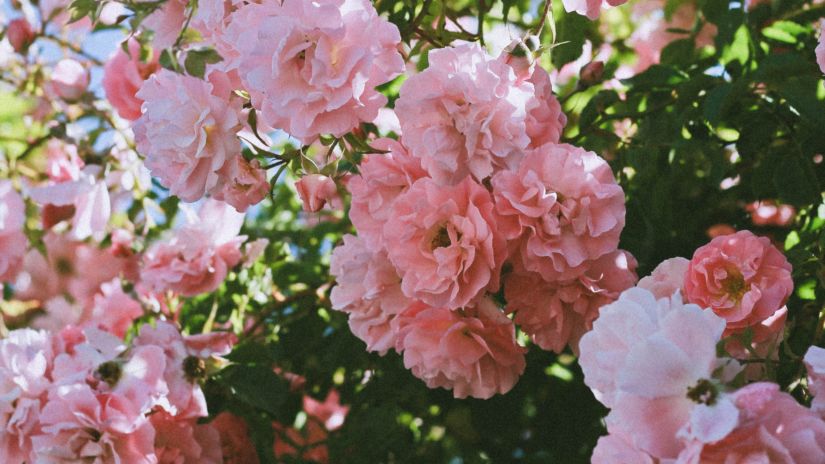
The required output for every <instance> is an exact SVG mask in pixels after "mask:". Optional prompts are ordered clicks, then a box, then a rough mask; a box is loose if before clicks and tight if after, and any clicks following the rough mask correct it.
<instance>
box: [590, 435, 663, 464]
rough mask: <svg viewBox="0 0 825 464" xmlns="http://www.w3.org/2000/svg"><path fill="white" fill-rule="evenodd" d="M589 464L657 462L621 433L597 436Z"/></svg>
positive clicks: (655, 463)
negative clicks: (597, 439)
mask: <svg viewBox="0 0 825 464" xmlns="http://www.w3.org/2000/svg"><path fill="white" fill-rule="evenodd" d="M590 462H591V464H618V463H621V464H657V461H654V460H653V458H652V457H651V456H650V455H649V454H647V453H645V452H644V451H641V450H639V449H637V448H636V447H634V446H633V445H632V444H631V440H630V439H629V438H628V437H625V436H623V435H621V434H610V435H605V436H603V437H601V438H599V441H598V443H596V448H595V449H594V450H593V455H592V456H591V457H590Z"/></svg>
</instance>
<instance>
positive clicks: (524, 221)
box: [492, 144, 625, 281]
mask: <svg viewBox="0 0 825 464" xmlns="http://www.w3.org/2000/svg"><path fill="white" fill-rule="evenodd" d="M492 185H493V192H494V195H495V199H496V209H497V211H498V213H499V216H501V218H502V219H501V221H500V223H499V225H498V228H499V230H501V232H502V234H503V235H504V237H505V238H506V239H508V240H517V241H518V247H519V251H518V253H519V258H520V259H521V262H522V264H523V265H524V267H525V268H526V269H527V270H529V271H533V272H538V273H540V274H541V275H542V276H543V277H544V279H545V280H548V281H552V280H556V279H558V278H570V277H573V276H575V275H576V274H578V273H580V269H579V267H580V266H581V265H582V264H583V263H584V262H585V261H587V260H592V259H597V258H599V257H600V256H602V255H604V254H605V253H608V252H610V251H613V250H615V249H616V247H617V246H618V244H619V234H620V233H621V231H622V228H623V227H624V222H625V206H624V192H623V191H622V188H621V187H620V186H619V185H618V184H617V183H616V180H615V179H614V177H613V171H611V170H610V166H609V165H608V164H607V162H605V161H604V160H603V159H602V158H600V157H599V156H597V155H596V154H595V153H593V152H588V151H585V150H583V149H581V148H578V147H574V146H572V145H566V144H561V145H553V144H548V145H543V146H541V147H539V148H537V149H536V150H534V151H532V152H530V153H529V154H528V155H527V156H526V157H525V158H524V161H523V162H522V163H521V165H520V166H519V167H518V169H517V170H515V171H501V172H500V173H498V174H496V175H495V176H494V177H493V179H492Z"/></svg>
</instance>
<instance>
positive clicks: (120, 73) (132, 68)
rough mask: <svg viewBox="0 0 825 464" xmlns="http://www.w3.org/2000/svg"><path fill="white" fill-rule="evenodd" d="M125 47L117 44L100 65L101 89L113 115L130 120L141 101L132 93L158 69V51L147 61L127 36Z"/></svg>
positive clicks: (136, 111) (135, 115)
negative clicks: (101, 68)
mask: <svg viewBox="0 0 825 464" xmlns="http://www.w3.org/2000/svg"><path fill="white" fill-rule="evenodd" d="M170 3H171V2H170ZM128 48H129V53H128V54H127V53H126V52H124V51H123V49H122V48H121V47H117V49H116V50H115V52H114V53H113V54H112V56H111V57H109V61H107V62H106V65H105V66H104V67H103V90H105V91H106V98H107V99H109V102H110V103H111V104H112V106H113V107H114V108H115V110H117V114H118V115H119V116H120V117H121V118H123V119H128V120H129V121H134V120H135V119H137V118H139V117H140V106H141V104H143V100H142V99H140V98H138V97H137V95H136V94H137V92H138V90H140V87H141V86H142V85H143V82H144V81H145V80H146V79H148V78H149V76H151V75H152V74H154V73H155V72H156V71H157V70H158V69H160V64H158V58H159V57H160V52H158V51H155V52H153V54H152V56H151V57H150V58H149V61H147V62H143V61H141V59H140V43H138V41H137V40H135V39H130V40H129V43H128Z"/></svg>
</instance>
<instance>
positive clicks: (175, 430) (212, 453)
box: [149, 410, 224, 464]
mask: <svg viewBox="0 0 825 464" xmlns="http://www.w3.org/2000/svg"><path fill="white" fill-rule="evenodd" d="M149 421H150V422H151V423H152V427H154V429H155V454H156V455H157V457H158V464H223V462H224V461H223V453H222V451H221V445H220V436H219V434H218V431H217V430H216V429H215V428H214V427H213V426H212V425H211V424H198V423H197V421H196V420H195V419H178V418H176V417H174V416H172V415H170V414H169V413H167V412H166V411H163V410H160V411H154V412H152V414H151V415H150V416H149Z"/></svg>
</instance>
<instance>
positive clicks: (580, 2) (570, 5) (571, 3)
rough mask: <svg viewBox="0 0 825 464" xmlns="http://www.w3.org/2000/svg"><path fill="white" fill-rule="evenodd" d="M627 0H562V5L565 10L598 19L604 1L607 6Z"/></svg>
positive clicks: (617, 4)
mask: <svg viewBox="0 0 825 464" xmlns="http://www.w3.org/2000/svg"><path fill="white" fill-rule="evenodd" d="M626 2H627V0H562V5H564V9H565V10H566V11H567V12H573V11H575V12H576V13H578V14H580V15H583V16H587V17H588V18H590V19H593V20H595V19H598V17H599V14H600V13H601V11H602V8H603V7H604V8H607V6H604V4H605V3H606V4H607V5H608V6H619V5H622V4H624V3H626Z"/></svg>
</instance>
